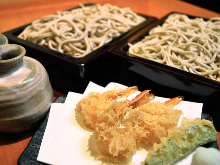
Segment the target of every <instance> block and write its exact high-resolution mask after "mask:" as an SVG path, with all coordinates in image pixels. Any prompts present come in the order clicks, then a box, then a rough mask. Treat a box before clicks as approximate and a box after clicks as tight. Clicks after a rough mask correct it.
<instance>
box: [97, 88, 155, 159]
mask: <svg viewBox="0 0 220 165" xmlns="http://www.w3.org/2000/svg"><path fill="white" fill-rule="evenodd" d="M154 97H155V96H154V95H153V94H150V93H149V91H143V92H142V93H140V94H139V95H138V96H136V97H135V98H134V99H133V100H131V101H128V100H126V101H120V102H117V101H114V102H113V103H112V105H111V106H110V107H109V108H108V109H107V110H106V111H105V112H103V113H102V114H101V115H100V116H99V117H98V119H97V122H96V127H95V131H94V136H95V139H96V141H97V144H98V146H99V148H100V150H101V151H102V152H103V153H105V154H107V155H109V156H110V157H114V158H115V159H114V160H115V161H117V160H120V159H122V158H125V159H126V161H127V162H129V161H130V160H131V157H132V155H133V154H134V153H135V152H136V150H137V145H136V135H135V134H134V132H133V131H134V127H133V120H134V118H133V117H134V115H133V113H135V111H134V109H135V108H137V107H138V106H141V105H142V104H145V103H146V102H149V101H151V100H153V99H154Z"/></svg>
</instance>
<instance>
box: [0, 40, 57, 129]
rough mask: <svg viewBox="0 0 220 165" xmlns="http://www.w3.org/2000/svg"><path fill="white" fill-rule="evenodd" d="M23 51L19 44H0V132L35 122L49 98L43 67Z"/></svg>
mask: <svg viewBox="0 0 220 165" xmlns="http://www.w3.org/2000/svg"><path fill="white" fill-rule="evenodd" d="M25 53H26V50H25V48H24V47H22V46H20V45H16V44H5V45H0V132H4V133H12V132H21V131H25V130H28V129H30V128H32V127H34V126H36V125H37V124H39V123H40V122H41V121H42V119H43V117H44V116H45V115H46V113H47V112H48V110H49V107H50V105H51V102H52V99H53V90H52V87H51V84H50V81H49V77H48V74H47V72H46V70H45V68H44V67H43V65H42V64H41V63H40V62H38V61H37V60H35V59H33V58H30V57H27V56H25Z"/></svg>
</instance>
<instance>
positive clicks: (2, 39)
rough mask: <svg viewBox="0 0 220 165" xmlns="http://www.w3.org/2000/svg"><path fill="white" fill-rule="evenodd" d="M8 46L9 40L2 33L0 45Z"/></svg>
mask: <svg viewBox="0 0 220 165" xmlns="http://www.w3.org/2000/svg"><path fill="white" fill-rule="evenodd" d="M4 44H8V39H7V37H6V36H5V35H4V34H1V33H0V45H4Z"/></svg>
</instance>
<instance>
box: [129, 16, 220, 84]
mask: <svg viewBox="0 0 220 165" xmlns="http://www.w3.org/2000/svg"><path fill="white" fill-rule="evenodd" d="M128 55H129V56H132V57H140V58H145V59H149V60H153V61H156V62H159V63H162V64H166V65H169V66H172V67H175V68H178V69H182V70H184V71H187V72H191V73H194V74H198V75H201V76H205V77H207V78H210V79H213V80H218V78H219V74H220V67H219V66H220V18H218V17H215V18H211V19H209V20H207V21H205V20H203V19H202V18H195V19H190V18H189V17H188V16H186V15H184V14H171V15H170V16H169V17H168V18H167V19H166V20H165V22H164V23H163V25H162V26H157V27H155V28H153V29H152V30H151V31H150V32H149V35H148V36H145V38H144V39H142V40H141V41H139V42H137V43H134V44H131V43H129V50H128ZM218 81H219V80H218Z"/></svg>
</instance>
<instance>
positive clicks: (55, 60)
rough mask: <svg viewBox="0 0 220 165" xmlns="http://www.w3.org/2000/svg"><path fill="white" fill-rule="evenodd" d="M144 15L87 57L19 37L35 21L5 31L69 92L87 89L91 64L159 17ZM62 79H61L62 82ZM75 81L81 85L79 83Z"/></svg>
mask: <svg viewBox="0 0 220 165" xmlns="http://www.w3.org/2000/svg"><path fill="white" fill-rule="evenodd" d="M84 5H85V6H89V5H94V4H92V3H87V4H84ZM75 8H78V7H75ZM72 9H74V8H72ZM72 9H70V10H72ZM139 15H141V14H139ZM142 16H143V17H145V18H146V19H147V20H146V21H144V22H143V23H141V24H139V25H138V26H136V27H134V28H132V29H131V30H129V31H127V32H126V33H124V34H122V35H121V36H119V37H117V38H115V39H113V40H112V41H110V42H109V43H107V44H105V45H103V46H102V47H100V48H98V49H96V50H95V51H93V52H91V53H89V54H88V55H87V56H85V57H83V58H74V57H71V56H68V55H66V54H63V53H60V52H57V51H54V50H51V49H49V48H46V47H43V46H40V45H37V44H34V43H32V42H29V41H26V40H23V39H20V38H18V37H17V36H18V35H19V34H20V33H21V32H22V31H23V30H24V29H25V28H26V27H27V26H28V25H30V24H31V23H29V24H26V25H24V26H21V27H18V28H15V29H12V30H9V31H7V32H4V33H3V34H4V35H5V36H6V37H7V38H8V40H9V43H11V44H19V45H21V46H24V48H25V49H26V52H27V53H26V55H27V56H30V57H33V58H35V59H36V60H38V61H39V62H41V63H42V64H43V65H44V67H45V68H46V70H47V72H48V74H49V77H50V80H51V84H52V86H53V88H55V89H57V90H58V91H61V92H64V93H67V92H68V91H70V90H72V91H76V92H83V91H84V88H85V87H86V86H87V83H88V81H89V80H88V78H86V70H88V69H87V65H90V66H89V68H91V67H98V66H97V63H96V64H94V65H93V62H94V61H96V60H97V59H99V57H101V56H104V55H105V54H106V53H107V51H108V50H109V49H110V48H111V47H112V46H114V45H116V44H117V43H118V42H120V41H121V40H122V39H125V38H127V37H128V36H130V35H131V34H133V33H135V32H136V31H139V30H140V29H142V28H144V27H146V26H148V25H150V24H151V23H153V22H155V21H157V20H158V19H157V18H156V17H153V16H148V15H142ZM102 59H104V57H103V58H101V60H99V63H102V62H106V61H102ZM102 69H108V68H102ZM89 74H91V73H89ZM58 79H60V81H59V80H58ZM74 83H77V84H81V85H80V86H78V85H77V84H74ZM73 87H75V88H73Z"/></svg>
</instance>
